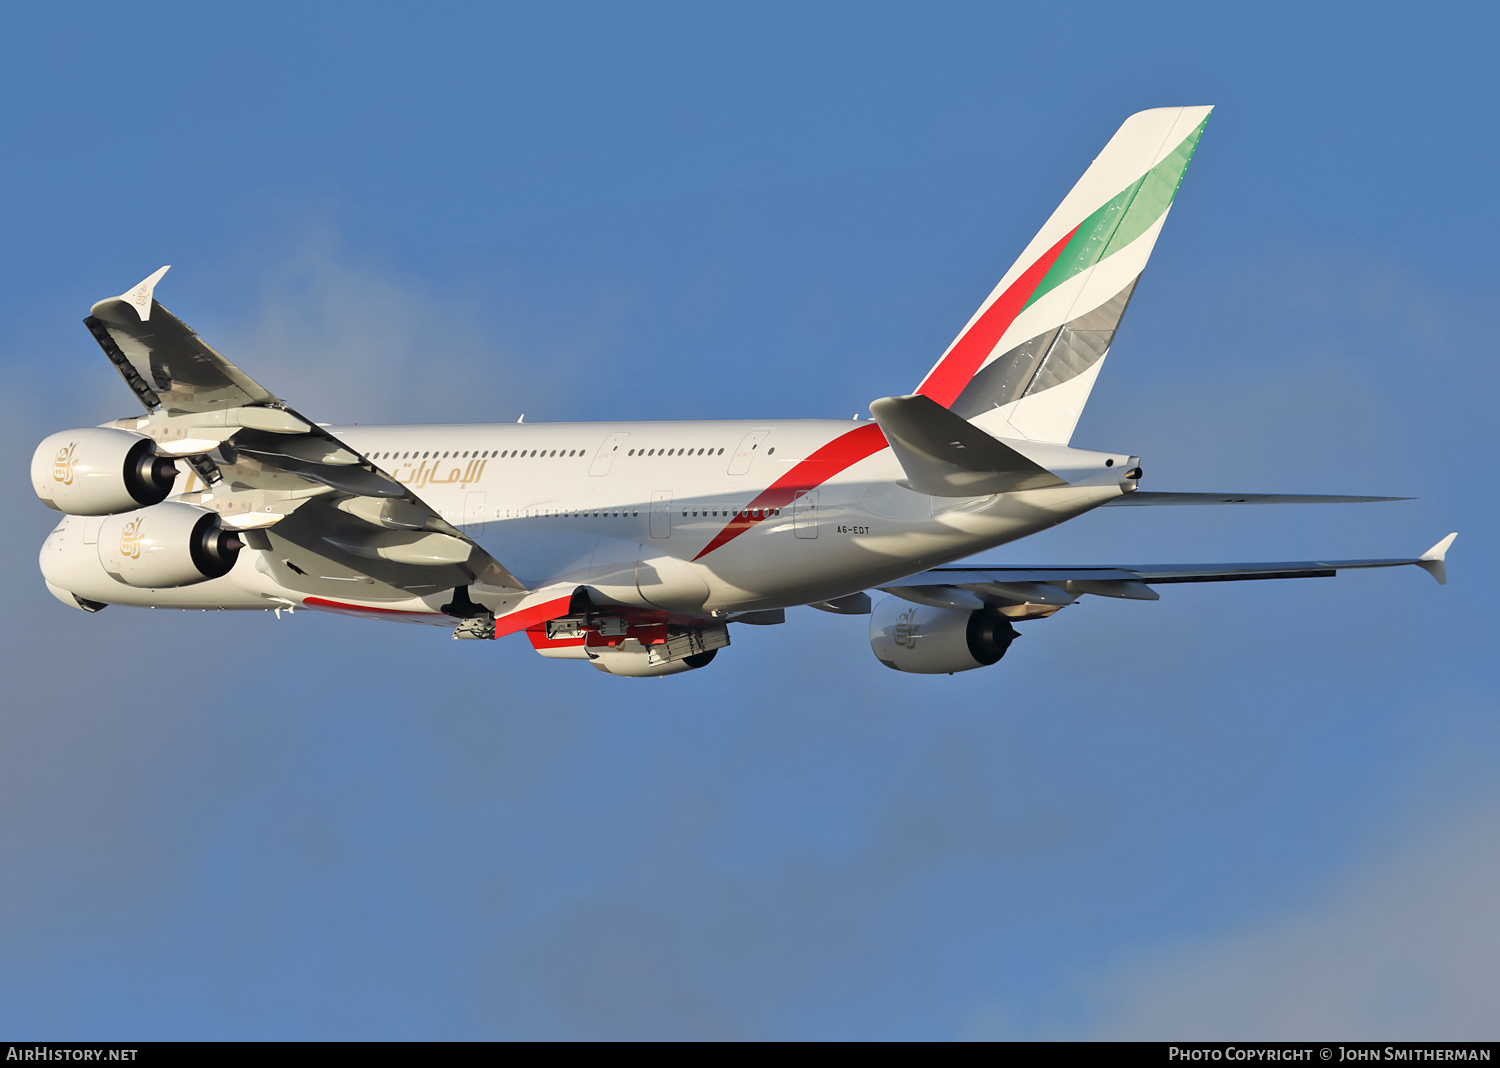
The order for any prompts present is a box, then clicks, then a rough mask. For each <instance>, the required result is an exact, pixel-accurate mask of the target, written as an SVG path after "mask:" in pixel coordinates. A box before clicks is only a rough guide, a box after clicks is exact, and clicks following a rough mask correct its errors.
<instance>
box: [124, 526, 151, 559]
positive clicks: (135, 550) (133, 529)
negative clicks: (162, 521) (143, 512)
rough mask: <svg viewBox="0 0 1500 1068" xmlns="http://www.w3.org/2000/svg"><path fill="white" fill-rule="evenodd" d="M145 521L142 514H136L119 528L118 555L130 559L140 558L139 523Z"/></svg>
mask: <svg viewBox="0 0 1500 1068" xmlns="http://www.w3.org/2000/svg"><path fill="white" fill-rule="evenodd" d="M143 522H145V517H144V516H137V517H136V518H135V520H134V521H133V522H130V523H126V524H125V526H124V527H122V528H121V529H120V555H121V556H124V557H126V558H128V559H131V560H139V559H140V558H141V524H142V523H143Z"/></svg>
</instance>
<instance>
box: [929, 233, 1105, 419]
mask: <svg viewBox="0 0 1500 1068" xmlns="http://www.w3.org/2000/svg"><path fill="white" fill-rule="evenodd" d="M1077 232H1078V227H1076V226H1075V227H1073V229H1071V230H1069V231H1068V232H1067V233H1066V234H1064V235H1063V236H1062V238H1061V239H1060V240H1059V241H1058V242H1057V244H1055V245H1053V246H1052V247H1051V248H1049V249H1048V250H1047V251H1046V252H1044V253H1042V255H1041V258H1040V259H1038V260H1037V261H1036V262H1035V263H1033V264H1032V265H1031V266H1030V267H1028V268H1026V270H1025V271H1023V272H1021V277H1019V278H1017V279H1016V280H1015V281H1014V282H1012V283H1011V284H1010V286H1009V287H1008V288H1007V289H1006V290H1005V292H1004V293H1001V294H1000V295H999V296H998V297H996V298H995V302H994V303H993V304H991V305H990V306H989V307H988V308H986V309H984V314H983V315H981V316H980V317H979V320H978V321H977V322H976V323H975V324H974V325H973V326H971V327H969V329H968V332H967V333H965V334H964V336H963V337H961V338H959V339H958V340H957V341H955V342H954V343H953V347H952V348H951V349H949V350H948V355H947V356H944V357H943V361H942V362H941V363H939V364H938V365H937V366H936V367H934V368H933V369H932V373H931V374H929V375H928V376H927V377H926V378H925V379H923V380H922V384H921V385H920V386H918V387H917V392H918V393H920V394H921V395H923V396H925V397H931V398H932V399H933V400H935V401H937V402H938V403H939V404H941V405H942V406H943V407H944V408H946V407H948V406H949V405H951V404H952V403H953V402H954V401H955V400H957V399H958V395H959V394H960V393H962V392H963V389H964V387H965V386H967V385H968V384H969V379H971V378H973V377H974V375H975V373H976V372H978V370H979V366H980V364H982V363H984V361H985V357H987V356H989V354H990V353H991V352H993V351H995V346H996V345H997V344H999V343H1000V339H1001V338H1002V337H1003V336H1004V335H1005V332H1006V331H1007V330H1009V329H1010V324H1011V323H1013V322H1015V321H1016V316H1018V315H1020V314H1021V309H1022V308H1024V307H1026V302H1027V301H1028V300H1030V299H1031V295H1032V294H1033V293H1035V292H1036V287H1037V286H1039V285H1040V284H1041V282H1042V279H1043V278H1045V277H1046V275H1047V272H1048V271H1050V270H1051V269H1052V265H1053V264H1054V263H1056V262H1057V257H1058V256H1060V255H1062V250H1063V249H1064V248H1065V247H1067V244H1068V242H1069V241H1071V240H1073V235H1074V234H1075V233H1077Z"/></svg>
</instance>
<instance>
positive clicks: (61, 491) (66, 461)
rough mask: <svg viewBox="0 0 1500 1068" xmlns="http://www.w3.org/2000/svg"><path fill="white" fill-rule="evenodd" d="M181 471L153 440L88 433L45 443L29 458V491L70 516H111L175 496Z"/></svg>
mask: <svg viewBox="0 0 1500 1068" xmlns="http://www.w3.org/2000/svg"><path fill="white" fill-rule="evenodd" d="M176 480H177V465H176V464H174V463H173V462H172V461H171V460H169V459H167V458H166V457H165V456H158V455H156V447H155V446H154V445H153V444H152V442H151V439H150V438H147V437H143V436H142V435H140V434H132V433H131V432H130V431H128V430H115V429H113V428H111V427H101V426H93V427H85V428H84V429H81V430H64V431H62V432H61V433H58V434H53V435H51V436H49V437H45V438H43V439H42V443H41V444H40V445H38V446H37V447H36V452H34V453H32V454H31V488H32V489H34V490H35V491H36V495H37V496H38V497H40V498H41V499H42V503H43V504H45V505H46V506H47V507H48V508H51V509H54V510H55V511H59V512H66V513H67V514H69V515H112V514H114V513H116V512H124V511H128V510H129V509H132V508H139V507H141V505H151V504H157V503H159V502H161V501H164V500H166V499H167V494H169V493H171V492H172V483H173V482H175V481H176Z"/></svg>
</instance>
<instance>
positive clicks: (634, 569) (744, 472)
mask: <svg viewBox="0 0 1500 1068" xmlns="http://www.w3.org/2000/svg"><path fill="white" fill-rule="evenodd" d="M330 431H331V432H332V433H333V434H335V435H336V436H337V437H338V438H339V439H340V440H342V441H343V442H345V443H346V444H347V445H349V446H350V447H351V448H353V449H355V450H357V451H358V452H360V453H361V454H363V455H364V456H366V457H367V458H369V459H370V460H371V461H372V462H373V463H374V464H375V465H376V466H377V467H379V468H380V469H382V470H384V471H386V472H388V473H389V474H391V475H392V476H393V477H394V478H395V479H396V480H397V481H399V482H401V483H403V484H404V485H406V486H407V487H409V488H410V489H411V490H412V491H413V492H414V493H415V494H416V495H417V496H418V497H420V498H421V499H422V500H423V501H425V502H426V503H427V504H429V505H430V506H431V507H432V508H433V509H434V510H436V511H437V512H438V513H440V514H441V516H442V517H443V518H444V519H445V520H447V521H448V522H450V523H452V524H453V525H454V526H456V527H459V528H460V529H462V530H463V531H464V532H465V533H466V534H468V535H469V536H471V537H472V538H473V539H474V540H475V541H477V542H478V543H479V544H480V545H482V546H483V547H484V548H485V549H486V550H488V551H489V553H490V554H491V555H493V556H494V557H495V558H496V559H497V560H499V561H500V562H501V563H502V564H504V565H505V566H506V567H507V568H509V569H510V571H511V572H512V574H514V575H515V576H516V578H518V579H519V580H521V582H523V583H524V584H525V585H526V586H527V587H528V588H531V589H541V588H544V587H548V586H554V585H557V584H562V583H576V584H578V585H581V586H588V587H590V588H592V589H593V590H595V591H597V593H598V594H600V595H602V596H603V597H604V598H606V599H608V600H610V601H614V602H617V603H620V604H624V605H637V606H640V607H643V608H658V609H665V610H667V611H669V612H672V613H676V614H680V615H685V616H696V617H708V616H710V615H712V614H714V613H721V614H722V613H731V612H739V611H751V610H758V609H769V608H780V607H788V606H792V605H799V604H807V603H810V602H815V601H825V600H830V599H834V598H838V597H841V596H844V595H847V594H850V593H853V592H856V591H860V590H864V589H870V588H874V587H877V586H879V585H881V584H882V583H885V582H890V581H892V580H895V579H897V578H900V577H902V576H904V575H909V574H911V573H912V572H914V571H919V570H922V569H923V568H926V567H931V566H934V565H937V564H942V563H946V562H949V561H952V560H955V559H958V558H961V557H964V556H968V555H970V554H972V553H975V552H979V551H981V550H983V549H986V548H989V547H991V546H995V545H1000V544H1003V543H1005V542H1009V541H1014V540H1016V539H1017V538H1022V537H1025V536H1026V535H1028V534H1032V533H1035V532H1036V531H1039V530H1043V529H1045V528H1047V527H1051V526H1054V525H1056V524H1057V523H1060V522H1063V521H1065V520H1067V519H1070V518H1073V517H1074V516H1077V515H1080V514H1082V513H1083V512H1085V511H1088V510H1090V509H1092V508H1094V507H1097V506H1099V505H1101V504H1104V503H1105V502H1107V501H1109V500H1111V499H1113V498H1115V497H1118V496H1119V495H1120V494H1121V493H1122V492H1125V491H1126V490H1127V489H1128V488H1133V484H1131V483H1128V482H1127V481H1126V480H1125V476H1124V473H1125V470H1126V468H1127V466H1129V462H1130V461H1131V460H1132V458H1131V457H1128V456H1125V455H1121V454H1108V453H1099V452H1089V451H1085V450H1078V449H1069V448H1066V447H1064V446H1058V445H1043V444H1039V443H1032V442H1012V443H1011V444H1013V445H1015V446H1016V447H1017V448H1018V449H1020V450H1022V451H1025V452H1027V453H1028V454H1029V455H1031V456H1032V457H1033V458H1034V459H1036V460H1037V461H1038V462H1040V463H1042V464H1043V465H1044V466H1046V467H1047V468H1048V469H1049V470H1051V471H1054V472H1056V473H1058V474H1059V475H1061V476H1062V477H1064V478H1066V479H1067V480H1068V484H1067V485H1063V486H1057V487H1053V488H1049V489H1041V490H1029V491H1024V492H1016V493H1005V494H995V495H991V496H987V497H971V498H950V497H930V496H928V495H926V494H922V493H918V492H916V491H914V490H911V489H909V488H907V487H906V486H905V484H904V478H905V474H904V472H903V470H902V468H901V466H900V463H899V462H898V461H897V459H896V457H895V455H894V454H893V453H892V452H891V450H890V449H889V448H887V447H885V443H884V439H883V437H881V435H880V431H879V428H878V427H877V426H876V425H875V424H873V423H868V422H844V421H835V420H797V421H786V422H728V421H723V422H719V421H715V422H709V421H705V422H657V423H539V424H523V423H506V424H462V425H435V426H348V427H331V428H330ZM202 488H203V487H202V486H201V485H196V484H191V479H186V478H185V479H184V480H182V481H181V482H180V483H179V486H178V487H177V490H178V492H183V491H190V490H201V489H202ZM90 524H92V525H93V527H94V530H95V532H97V529H98V521H97V520H91V519H89V518H87V517H71V516H70V517H66V518H65V519H64V520H63V521H62V523H61V524H59V526H58V528H57V529H56V530H55V531H54V532H53V535H52V537H50V538H49V539H48V543H47V545H46V546H44V548H43V551H42V565H43V571H44V574H46V575H47V577H48V580H49V582H51V583H53V584H54V585H55V586H59V587H61V588H63V589H66V590H68V591H71V592H72V593H76V594H78V595H79V596H81V597H85V598H89V599H92V600H98V601H104V602H108V603H117V604H138V605H156V606H162V607H168V606H170V607H184V608H268V607H278V606H286V605H295V606H300V605H301V604H303V603H304V592H303V591H297V590H293V589H288V588H286V587H285V586H284V585H282V584H281V583H279V582H277V581H276V580H275V578H274V576H273V575H272V574H271V573H270V571H269V569H267V568H266V567H265V566H263V565H262V566H259V567H257V566H256V561H255V559H254V558H255V556H256V555H257V554H254V553H244V554H242V555H241V559H240V560H239V561H238V563H237V564H236V566H235V568H234V570H233V571H231V572H230V573H229V574H228V575H226V576H224V577H223V578H219V579H212V580H209V581H207V582H202V583H199V584H197V585H193V586H187V587H182V588H177V589H161V590H145V589H135V588H132V587H128V586H125V585H123V584H122V583H119V582H117V581H115V580H113V579H111V578H110V577H109V576H108V574H107V573H106V572H104V571H103V570H102V569H101V568H97V567H93V566H90V565H89V556H90V554H89V553H88V552H87V551H86V549H85V548H84V543H87V541H88V540H89V532H88V527H89V526H90ZM96 536H97V534H96ZM360 594H361V590H360V589H359V585H358V583H350V584H349V586H348V589H347V592H346V593H344V594H343V596H342V597H340V598H339V600H340V601H341V602H343V603H347V604H348V605H350V606H351V607H353V606H364V607H368V608H370V609H372V610H376V611H377V612H385V613H391V614H390V615H386V616H384V618H403V619H407V620H414V621H429V622H441V621H443V620H444V618H446V617H443V616H441V614H440V613H439V612H438V608H439V606H440V605H441V604H442V603H443V602H445V601H447V600H449V599H450V597H451V594H452V590H451V589H446V588H444V589H435V590H433V591H431V592H430V593H426V594H422V595H413V596H411V597H410V598H408V599H406V600H403V601H399V602H395V601H392V600H390V599H389V598H388V597H386V598H383V599H380V600H372V599H369V598H362V597H361V595H360ZM480 599H481V600H482V598H480ZM408 613H410V614H408ZM424 616H430V617H431V618H428V619H424V618H423V617H424Z"/></svg>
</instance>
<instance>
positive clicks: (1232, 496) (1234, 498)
mask: <svg viewBox="0 0 1500 1068" xmlns="http://www.w3.org/2000/svg"><path fill="white" fill-rule="evenodd" d="M1409 500H1412V498H1411V497H1349V496H1340V495H1334V494H1326V493H1159V492H1152V491H1150V490H1136V491H1135V492H1134V493H1127V494H1125V495H1124V496H1121V497H1116V498H1115V499H1114V500H1112V501H1106V502H1105V504H1104V507H1107V508H1114V507H1120V506H1122V505H1133V506H1142V505H1182V504H1374V503H1376V502H1379V501H1409Z"/></svg>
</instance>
